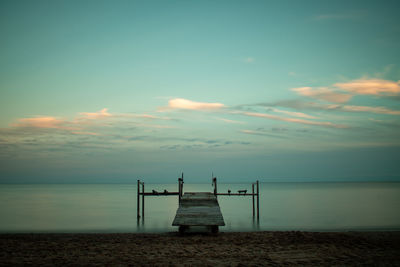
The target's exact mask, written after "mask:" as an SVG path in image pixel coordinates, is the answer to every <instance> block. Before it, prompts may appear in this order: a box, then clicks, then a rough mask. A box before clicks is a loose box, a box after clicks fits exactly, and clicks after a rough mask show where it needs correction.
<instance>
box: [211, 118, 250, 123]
mask: <svg viewBox="0 0 400 267" xmlns="http://www.w3.org/2000/svg"><path fill="white" fill-rule="evenodd" d="M217 119H218V120H220V121H223V122H226V123H232V124H244V122H243V121H235V120H228V119H224V118H217Z"/></svg>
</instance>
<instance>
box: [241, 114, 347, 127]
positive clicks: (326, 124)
mask: <svg viewBox="0 0 400 267" xmlns="http://www.w3.org/2000/svg"><path fill="white" fill-rule="evenodd" d="M242 114H243V115H246V116H250V117H258V118H265V119H271V120H278V121H286V122H292V123H299V124H306V125H314V126H323V127H330V128H348V126H346V125H342V124H335V123H332V122H325V121H309V120H304V119H297V118H287V117H281V116H276V115H271V114H265V113H256V112H243V113H242Z"/></svg>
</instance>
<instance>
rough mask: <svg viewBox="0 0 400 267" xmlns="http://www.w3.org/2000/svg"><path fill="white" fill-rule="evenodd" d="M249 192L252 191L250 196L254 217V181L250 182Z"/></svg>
mask: <svg viewBox="0 0 400 267" xmlns="http://www.w3.org/2000/svg"><path fill="white" fill-rule="evenodd" d="M251 192H252V195H251V198H252V199H253V218H254V216H255V212H254V183H252V184H251Z"/></svg>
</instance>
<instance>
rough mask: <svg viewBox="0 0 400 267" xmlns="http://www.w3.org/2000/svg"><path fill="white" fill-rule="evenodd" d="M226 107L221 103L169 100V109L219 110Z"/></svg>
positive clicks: (179, 99) (181, 99)
mask: <svg viewBox="0 0 400 267" xmlns="http://www.w3.org/2000/svg"><path fill="white" fill-rule="evenodd" d="M223 107H225V105H224V104H221V103H205V102H195V101H191V100H187V99H183V98H174V99H171V100H169V102H168V107H167V109H187V110H217V109H221V108H223Z"/></svg>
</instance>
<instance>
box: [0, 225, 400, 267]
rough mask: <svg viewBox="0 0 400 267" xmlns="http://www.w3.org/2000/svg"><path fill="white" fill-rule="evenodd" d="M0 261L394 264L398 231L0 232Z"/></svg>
mask: <svg viewBox="0 0 400 267" xmlns="http://www.w3.org/2000/svg"><path fill="white" fill-rule="evenodd" d="M0 265H2V266H15V265H107V266H110V265H119V266H124V265H134V266H142V265H143V266H145V265H147V266H266V265H267V266H268V265H269V266H280V265H305V266H315V265H317V266H318V265H319V266H359V265H379V266H399V265H400V232H340V233H339V232H249V233H223V232H222V233H219V234H218V235H212V234H186V235H184V236H180V235H179V234H177V233H165V234H128V233H126V234H1V235H0Z"/></svg>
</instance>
